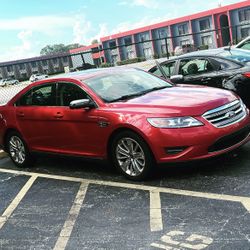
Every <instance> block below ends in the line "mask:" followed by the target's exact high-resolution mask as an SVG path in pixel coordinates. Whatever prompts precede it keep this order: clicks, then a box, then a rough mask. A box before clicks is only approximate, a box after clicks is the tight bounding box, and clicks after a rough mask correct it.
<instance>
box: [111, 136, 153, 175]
mask: <svg viewBox="0 0 250 250" xmlns="http://www.w3.org/2000/svg"><path fill="white" fill-rule="evenodd" d="M111 156H112V161H113V164H114V166H115V167H116V168H117V169H118V170H119V171H120V172H121V173H122V174H123V175H125V176H126V177H127V178H128V179H130V180H144V179H146V178H147V177H149V174H150V172H151V170H152V167H153V165H154V164H155V163H154V157H153V155H152V153H151V150H150V149H149V147H148V145H147V143H146V142H145V141H144V140H143V139H142V138H141V137H140V136H139V135H137V134H136V133H134V132H132V131H123V132H121V133H119V134H117V135H116V136H115V138H114V140H113V142H112V145H111Z"/></svg>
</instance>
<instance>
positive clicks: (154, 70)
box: [149, 66, 163, 77]
mask: <svg viewBox="0 0 250 250" xmlns="http://www.w3.org/2000/svg"><path fill="white" fill-rule="evenodd" d="M149 72H150V73H152V74H154V75H156V76H160V77H162V76H163V75H162V73H161V71H160V70H159V69H158V67H156V66H155V67H154V68H152V69H151V70H150V71H149Z"/></svg>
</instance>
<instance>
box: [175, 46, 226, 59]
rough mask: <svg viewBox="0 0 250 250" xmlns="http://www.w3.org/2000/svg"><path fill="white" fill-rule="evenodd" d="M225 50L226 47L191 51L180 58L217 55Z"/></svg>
mask: <svg viewBox="0 0 250 250" xmlns="http://www.w3.org/2000/svg"><path fill="white" fill-rule="evenodd" d="M223 51H224V48H218V49H208V50H198V51H194V52H190V53H187V54H184V55H181V56H178V58H182V57H189V56H208V55H210V56H216V55H218V54H220V53H221V52H223Z"/></svg>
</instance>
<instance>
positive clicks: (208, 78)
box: [201, 77, 212, 81]
mask: <svg viewBox="0 0 250 250" xmlns="http://www.w3.org/2000/svg"><path fill="white" fill-rule="evenodd" d="M201 80H202V81H210V80H212V78H211V77H205V78H202V79H201Z"/></svg>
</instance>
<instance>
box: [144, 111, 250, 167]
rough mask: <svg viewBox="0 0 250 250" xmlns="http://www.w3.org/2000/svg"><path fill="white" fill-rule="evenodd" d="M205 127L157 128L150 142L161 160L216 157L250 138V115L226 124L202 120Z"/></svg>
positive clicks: (171, 160)
mask: <svg viewBox="0 0 250 250" xmlns="http://www.w3.org/2000/svg"><path fill="white" fill-rule="evenodd" d="M202 122H203V123H204V124H205V125H204V126H201V127H193V128H182V129H156V128H154V129H153V133H151V136H150V138H149V140H150V142H149V144H150V146H151V149H152V151H153V154H154V156H155V159H156V161H157V162H158V163H165V162H183V161H192V160H198V159H205V158H210V157H214V156H217V155H220V154H223V153H226V152H229V151H231V150H234V149H236V148H238V147H240V146H241V145H243V144H245V143H247V142H248V141H249V140H250V118H249V116H247V117H246V118H244V119H243V120H242V121H240V122H238V123H235V124H233V125H230V126H228V127H224V128H216V127H214V126H213V125H211V124H210V123H209V122H207V121H206V120H205V119H204V120H202Z"/></svg>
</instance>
